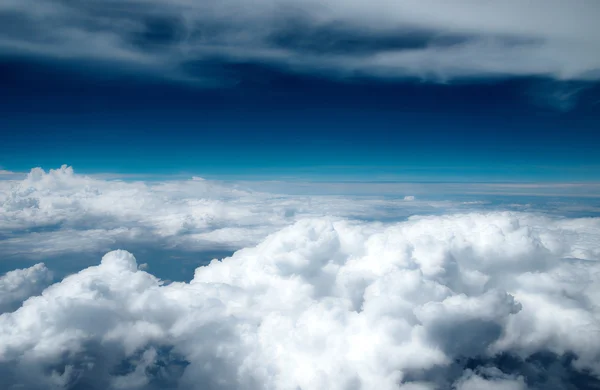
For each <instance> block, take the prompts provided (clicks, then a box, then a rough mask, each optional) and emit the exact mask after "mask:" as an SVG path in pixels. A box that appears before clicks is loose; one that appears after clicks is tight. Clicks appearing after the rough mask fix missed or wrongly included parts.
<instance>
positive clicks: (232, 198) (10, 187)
mask: <svg viewBox="0 0 600 390" xmlns="http://www.w3.org/2000/svg"><path fill="white" fill-rule="evenodd" d="M280 187H281V186H280ZM453 208H454V209H460V208H461V205H460V203H452V202H444V201H440V202H433V201H422V202H420V201H411V202H404V201H402V199H391V198H390V199H384V198H381V197H363V198H352V197H348V196H337V195H336V196H333V195H332V196H315V195H281V194H276V193H267V192H260V191H256V190H251V189H247V188H245V187H240V186H239V185H236V184H235V183H233V184H226V183H219V182H214V181H209V180H198V179H197V178H193V179H192V180H175V181H164V182H160V181H158V182H157V181H154V182H151V181H150V182H124V181H119V180H102V179H98V178H93V177H89V176H85V175H78V174H76V173H75V172H74V171H73V169H72V168H71V167H67V166H63V167H61V168H60V169H52V170H50V171H48V172H45V171H43V170H42V169H40V168H34V169H32V170H31V172H30V173H29V174H28V175H27V177H26V178H24V179H23V180H20V181H0V243H1V244H2V245H0V254H2V255H3V256H5V257H8V256H10V257H11V258H15V257H26V258H30V259H34V260H39V261H43V260H44V259H45V257H47V256H51V255H61V254H67V253H72V254H80V253H81V252H83V251H104V252H105V251H108V250H110V249H117V248H119V247H120V248H122V247H123V246H125V247H140V246H141V247H144V248H159V247H160V248H170V249H173V250H183V251H197V250H205V249H219V248H221V249H227V250H233V249H239V248H242V247H245V246H250V245H255V244H256V243H258V242H259V241H260V240H262V239H264V237H266V236H267V235H268V234H270V233H272V232H274V231H276V230H278V229H281V228H283V227H285V226H288V225H290V224H292V223H294V222H296V221H298V220H300V219H303V218H312V217H321V216H325V215H327V216H329V217H332V218H347V219H361V220H370V221H378V220H400V219H403V218H406V217H407V216H409V215H412V214H415V213H435V212H437V213H439V212H442V211H448V210H451V209H453Z"/></svg>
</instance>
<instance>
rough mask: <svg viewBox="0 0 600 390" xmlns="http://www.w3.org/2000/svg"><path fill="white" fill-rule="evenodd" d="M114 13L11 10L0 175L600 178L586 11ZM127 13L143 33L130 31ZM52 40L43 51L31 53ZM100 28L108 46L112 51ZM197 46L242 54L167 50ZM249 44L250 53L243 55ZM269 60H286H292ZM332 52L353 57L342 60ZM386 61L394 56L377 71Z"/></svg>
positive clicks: (0, 53)
mask: <svg viewBox="0 0 600 390" xmlns="http://www.w3.org/2000/svg"><path fill="white" fill-rule="evenodd" d="M123 4H124V5H123V8H122V9H120V11H118V12H117V10H116V9H113V8H111V7H110V6H109V5H104V6H103V5H100V3H97V4H96V3H95V2H92V3H90V4H89V5H87V6H86V5H80V6H76V5H72V4H71V5H69V7H80V8H79V9H76V10H77V11H78V12H79V13H81V14H86V15H87V17H86V18H84V17H83V16H81V19H77V18H75V19H72V18H69V19H67V18H66V14H65V15H63V14H62V12H66V11H65V10H63V9H61V8H57V9H52V10H51V11H52V12H50V11H48V12H50V13H49V14H43V15H41V16H40V15H38V14H35V13H32V11H31V10H29V9H27V8H26V7H17V6H14V7H15V8H14V9H11V8H10V7H11V6H10V5H8V6H6V8H7V9H5V10H4V14H3V15H5V16H6V17H8V15H10V13H9V12H13V13H14V14H18V15H20V17H22V18H25V19H27V18H29V19H35V20H37V22H39V23H40V24H39V31H37V32H32V31H28V30H26V29H24V28H22V27H21V26H19V24H18V23H8V24H5V26H4V27H0V29H2V30H3V32H4V34H3V35H5V36H7V37H9V39H8V40H5V41H2V42H1V43H0V85H2V88H0V131H1V134H2V142H1V143H0V167H1V168H2V169H5V170H9V171H27V170H29V169H30V168H31V167H33V166H41V167H43V168H45V169H48V168H57V167H59V166H60V165H62V164H68V165H72V166H74V167H75V168H76V169H77V171H78V172H84V173H98V172H112V173H122V174H128V173H150V172H151V173H156V174H160V175H171V174H180V173H190V174H196V175H201V176H206V177H215V178H220V177H235V178H249V177H256V178H303V179H306V178H308V179H311V178H312V179H334V180H399V181H597V180H599V179H600V169H599V168H600V154H599V153H597V150H598V148H599V147H600V136H599V135H598V134H597V133H598V129H600V87H599V85H598V83H597V81H596V76H597V71H598V69H600V67H599V65H598V64H600V62H597V61H596V60H597V56H593V55H591V54H590V55H588V54H585V55H583V54H581V53H580V52H572V53H571V51H570V50H571V49H568V50H567V48H566V47H564V46H557V45H563V44H564V42H574V43H577V44H579V45H584V44H589V45H592V46H590V47H589V48H590V49H591V48H592V47H593V48H595V46H594V45H595V43H594V42H592V41H589V39H587V38H588V36H587V35H586V34H587V33H589V32H593V31H595V30H593V29H594V28H595V27H594V24H593V23H591V21H588V20H587V18H586V17H584V16H585V15H584V14H589V13H590V12H591V13H593V12H595V11H598V7H596V6H594V5H593V3H582V4H585V5H586V7H588V8H585V7H583V5H582V7H583V8H581V9H575V10H572V9H566V10H562V9H561V6H558V5H557V6H556V7H555V9H553V10H551V11H552V12H550V11H548V15H541V16H540V18H541V19H542V21H543V20H545V19H544V17H546V19H548V20H551V18H552V17H553V15H554V12H557V13H559V12H563V11H564V12H563V14H564V15H563V17H564V21H563V22H564V23H563V24H564V26H561V27H560V28H557V29H549V28H548V26H546V25H545V24H544V23H541V22H540V23H538V24H536V23H537V22H535V23H534V22H532V23H533V24H532V25H531V26H530V27H528V28H530V29H531V31H529V30H528V29H525V30H523V28H522V26H521V25H520V24H513V22H512V21H510V20H509V19H511V18H509V17H506V18H504V19H502V17H500V16H499V18H500V19H501V20H500V21H495V20H496V19H497V18H493V17H492V16H493V15H495V13H498V12H500V11H502V12H504V11H506V9H504V8H502V7H500V8H498V9H495V8H494V6H490V7H491V8H490V9H486V8H485V7H483V8H481V9H476V10H475V11H474V12H479V16H480V17H481V18H484V19H485V18H490V26H488V27H482V26H480V25H479V24H476V23H475V24H473V21H471V20H458V21H456V23H454V22H452V23H450V22H449V21H445V20H443V17H442V16H443V15H442V14H440V12H442V11H443V10H437V11H436V10H430V9H425V10H424V12H425V11H426V12H425V13H424V14H423V15H422V17H417V16H415V19H414V20H412V19H411V20H406V21H404V20H399V22H404V23H405V24H406V26H407V27H405V28H403V29H401V30H395V29H394V28H392V27H389V26H388V27H386V26H385V25H382V26H381V31H379V30H373V29H372V28H371V27H372V25H369V26H370V28H369V29H366V30H365V26H364V25H363V24H362V22H359V21H356V20H355V19H354V18H352V17H350V16H348V15H345V14H344V15H337V16H335V18H338V19H340V20H342V21H344V23H342V24H335V23H320V22H319V23H317V21H315V20H314V19H313V15H312V13H311V12H309V10H308V8H307V9H305V11H306V12H307V13H306V14H303V15H304V16H302V14H297V13H294V12H291V11H289V10H288V11H282V10H278V11H277V12H275V11H273V12H274V14H273V15H276V16H277V17H276V18H275V17H273V18H274V19H269V20H270V23H271V24H269V27H268V34H267V33H266V32H264V31H263V30H262V29H259V28H258V27H257V26H258V23H259V22H260V21H261V20H262V19H261V18H266V17H267V16H264V15H262V16H260V17H259V16H257V15H254V14H253V13H251V14H248V15H246V16H247V18H246V19H244V18H242V19H243V20H238V19H237V18H235V17H233V16H231V17H230V19H227V18H225V19H223V18H224V16H222V15H221V16H220V14H219V13H215V15H213V17H212V19H206V18H208V17H200V16H197V15H196V16H195V17H197V18H199V19H198V20H196V22H197V23H198V24H199V25H200V26H204V27H197V26H196V25H194V26H196V27H190V24H189V22H187V21H186V20H184V19H181V16H182V13H181V10H180V9H178V8H177V7H176V6H175V5H171V6H169V5H168V4H167V3H163V2H157V3H156V4H157V7H159V8H160V7H163V8H164V14H161V13H159V12H158V11H156V12H151V11H148V10H145V11H142V10H139V9H136V8H135V7H134V4H133V3H131V4H130V3H128V2H125V3H123ZM177 4H178V3H177ZM261 4H262V3H261ZM557 4H558V3H557ZM260 6H264V4H263V5H260ZM260 6H259V7H260ZM306 7H308V5H307V6H306ZM416 8H419V7H416ZM441 8H444V7H443V6H441ZM458 8H460V7H458ZM503 10H504V11H503ZM265 12H266V11H265ZM521 12H522V13H524V15H525V16H523V17H526V16H527V15H529V14H528V12H529V13H531V15H534V14H535V13H536V12H537V10H536V9H535V8H532V9H528V8H527V7H525V9H522V10H521ZM267 14H268V13H266V14H265V15H267ZM429 14H431V15H429ZM0 15H2V9H0ZM161 15H162V16H161ZM428 15H429V16H432V17H433V16H436V17H439V18H441V19H440V20H438V21H431V20H429V18H428V17H427V16H428ZM509 16H511V17H512V18H514V17H515V16H514V15H509ZM332 17H333V16H332ZM373 17H376V18H381V23H384V21H385V18H384V16H383V15H379V14H378V15H375V16H373ZM256 18H258V19H256ZM335 18H334V19H335ZM492 19H493V20H494V22H493V23H492V22H491V21H492ZM11 20H13V21H14V20H16V19H14V18H13V19H11ZM57 20H59V21H62V22H64V23H67V24H69V25H70V27H72V29H71V30H68V31H70V32H71V33H73V31H77V32H78V33H81V34H85V36H86V37H88V38H89V40H90V42H96V40H98V43H97V47H96V49H97V50H96V51H93V50H92V49H91V48H88V47H86V46H85V45H80V44H78V43H77V42H78V41H76V40H75V37H76V35H75V33H73V34H74V35H73V37H71V38H72V39H71V38H69V39H66V38H65V37H64V35H60V36H57V37H54V35H53V34H56V32H55V31H54V30H53V29H52V28H51V27H52V25H53V23H54V22H56V21H57ZM107 20H109V21H112V23H110V24H106V21H107ZM124 20H128V21H130V20H134V21H136V22H137V23H139V24H140V26H142V27H140V28H138V29H137V30H136V29H133V30H131V31H130V30H128V29H130V28H131V27H127V25H125V24H123V26H121V24H120V23H119V21H121V22H122V21H124ZM223 20H225V21H228V22H230V23H231V24H232V26H234V27H236V28H238V29H239V30H240V31H244V32H245V34H246V35H244V36H250V37H251V38H252V39H251V40H250V41H248V42H246V41H245V40H244V39H246V38H239V37H238V38H235V37H237V35H236V36H235V37H234V38H231V37H230V34H231V32H230V31H229V29H230V28H233V27H223V25H221V24H220V23H221V22H223ZM436 20H437V19H436ZM282 21H288V22H286V23H282ZM448 23H450V24H448ZM461 23H462V24H461ZM455 24H456V26H455ZM206 26H213V27H211V28H213V30H207V28H208V27H206ZM265 28H266V27H265ZM65 29H66V27H65ZM207 31H211V33H210V34H209V33H208V32H207ZM259 31H260V33H259ZM44 33H47V34H48V35H49V36H50V37H49V38H48V41H49V42H52V43H48V45H46V46H44V47H43V48H40V47H41V46H39V44H40V39H41V37H42V35H43V34H44ZM103 34H104V35H103ZM106 34H110V35H111V36H114V37H116V38H115V39H116V40H117V42H118V44H115V45H113V46H111V45H108V44H107V43H106V42H108V41H106V42H105V41H104V39H105V38H106V37H105V35H106ZM194 34H204V35H203V36H204V38H203V40H202V41H201V42H197V41H196V40H195V39H197V38H194V37H195V35H194ZM211 34H212V35H211ZM265 34H266V35H265ZM532 37H535V39H536V40H533V41H530V39H533V38H532ZM248 39H249V38H248ZM7 42H8V43H7ZM110 42H113V41H112V40H111V41H110ZM206 42H208V44H213V45H216V44H217V43H218V44H219V45H221V46H220V47H222V48H224V49H228V50H229V51H232V50H234V49H235V50H234V51H235V53H234V54H231V53H230V55H225V54H222V53H221V54H219V55H217V54H214V53H212V54H206V53H204V52H202V53H200V54H186V55H180V54H177V55H175V54H173V53H174V50H178V51H177V53H181V50H182V47H184V45H185V47H186V48H188V49H189V46H190V45H192V44H196V45H197V46H198V48H200V49H203V50H205V49H206V47H205V46H206V45H205V44H206ZM482 42H484V43H485V45H483V43H482ZM532 42H533V43H532ZM590 42H591V43H590ZM203 45H205V46H203ZM245 45H247V46H248V51H249V53H250V54H248V53H246V52H241V51H240V50H241V49H240V48H241V47H244V46H245ZM92 46H93V45H92ZM211 47H212V46H211ZM586 48H587V46H586ZM267 49H268V50H271V51H272V52H274V51H277V50H280V51H281V50H284V51H285V53H288V54H286V55H287V56H288V57H286V61H284V62H285V64H283V63H281V61H279V60H277V61H274V60H273V58H272V56H271V54H270V55H266V54H264V51H265V50H267ZM558 49H564V52H560V50H558ZM90 50H92V51H90ZM536 50H543V55H542V54H539V53H538V54H536V53H537V52H536ZM546 51H549V52H548V53H551V54H548V53H547V52H546ZM599 52H600V51H599ZM270 53H271V52H270ZM277 53H279V51H278V52H277ZM586 53H587V52H586ZM272 55H275V54H273V53H272ZM278 55H279V54H278ZM407 55H411V56H416V57H415V58H417V60H414V61H413V60H410V61H409V60H408V59H406V58H405V57H406V56H407ZM549 55H550V59H551V60H552V61H550V62H548V61H547V60H548V56H549ZM569 55H571V57H570V58H568V59H567V58H565V56H567V57H568V56H569ZM340 56H342V57H343V58H344V59H345V61H344V62H343V63H341V62H340V63H339V64H338V63H337V62H336V61H338V60H340V58H341V57H340ZM386 56H387V57H386ZM389 56H392V58H393V59H394V62H391V63H389V64H388V63H387V62H385V67H383V65H381V61H383V59H385V58H388V57H389ZM418 56H421V57H422V58H421V57H418ZM577 56H580V57H577ZM480 57H481V58H480ZM173 58H176V59H173ZM277 58H279V57H277ZM302 58H303V59H304V62H302V61H300V59H302ZM382 58H383V59H382ZM410 58H413V57H410ZM309 60H310V61H309ZM388 60H389V59H388ZM388 60H386V61H388ZM299 61H300V62H299ZM373 61H375V62H373ZM389 61H391V60H389ZM415 61H416V64H414V63H413V62H415ZM507 61H509V62H510V63H509V64H507ZM544 61H545V62H544ZM148 64H151V65H148ZM336 64H337V65H336ZM348 64H354V65H352V69H351V70H348V69H347V67H348V66H349V65H348ZM432 64H436V65H435V66H433V65H432Z"/></svg>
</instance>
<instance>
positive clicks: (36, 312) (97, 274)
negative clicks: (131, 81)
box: [0, 212, 600, 390]
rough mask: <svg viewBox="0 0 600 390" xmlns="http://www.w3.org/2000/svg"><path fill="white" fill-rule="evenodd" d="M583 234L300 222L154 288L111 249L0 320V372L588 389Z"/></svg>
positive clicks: (22, 376)
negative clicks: (97, 262) (177, 280)
mask: <svg viewBox="0 0 600 390" xmlns="http://www.w3.org/2000/svg"><path fill="white" fill-rule="evenodd" d="M598 237H600V220H598V219H592V218H588V219H553V218H547V217H543V216H537V215H532V214H520V213H516V214H512V213H507V212H505V213H487V214H481V213H471V214H456V215H446V216H431V217H415V218H410V219H409V220H408V221H405V222H400V223H396V224H393V225H382V224H377V223H366V222H356V221H348V220H341V219H330V218H315V219H304V220H301V221H298V222H296V223H294V224H293V225H291V226H289V227H286V228H284V229H282V230H280V231H278V232H276V233H274V234H272V235H269V236H268V237H267V238H266V239H265V240H263V241H262V242H261V243H259V244H258V245H257V246H254V247H248V248H245V249H242V250H239V251H237V252H236V253H235V254H234V255H233V256H231V257H230V258H225V259H223V260H221V261H217V260H214V261H213V262H211V263H210V264H209V265H208V266H205V267H200V268H198V269H197V270H196V273H195V276H194V279H193V280H192V281H191V282H190V283H170V284H163V283H162V282H161V281H160V280H159V279H157V278H156V277H154V276H152V275H151V274H149V273H147V272H144V271H141V270H139V269H138V266H137V263H136V259H135V258H134V257H133V255H132V254H130V253H128V252H125V251H114V252H110V253H108V254H106V255H105V256H104V257H103V258H102V262H101V264H100V265H99V266H94V267H90V268H87V269H85V270H83V271H81V272H79V273H77V274H74V275H71V276H69V277H67V278H65V279H64V280H63V281H62V282H60V283H57V284H55V285H52V286H51V287H49V288H47V289H46V290H45V291H44V292H43V293H42V295H40V296H36V297H32V298H30V299H28V300H27V301H26V302H25V303H24V304H23V306H22V307H21V308H19V309H18V310H16V311H14V312H11V313H5V314H3V315H2V316H0V378H2V379H0V380H2V381H3V384H4V387H6V388H11V386H14V387H13V388H25V389H48V388H69V389H153V388H156V389H158V388H181V389H375V388H376V389H396V388H404V389H437V388H442V389H449V388H455V389H458V390H471V389H482V388H489V389H511V390H512V389H525V388H532V389H564V388H593V387H592V386H595V385H597V384H598V383H599V382H598V378H599V377H600V280H599V279H600V263H598V261H599V260H600V252H599V250H598V248H599V247H598ZM53 386H54V387H53ZM585 386H588V387H585Z"/></svg>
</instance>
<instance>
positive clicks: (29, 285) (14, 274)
mask: <svg viewBox="0 0 600 390" xmlns="http://www.w3.org/2000/svg"><path fill="white" fill-rule="evenodd" d="M51 281H52V273H51V272H50V271H49V270H48V268H46V266H45V265H44V264H43V263H39V264H36V265H34V266H33V267H30V268H25V269H17V270H14V271H10V272H7V273H6V274H5V275H3V276H0V313H4V312H7V311H12V310H14V309H16V308H18V307H19V306H21V303H23V301H25V300H26V299H27V298H29V297H30V296H32V295H37V294H39V293H41V292H42V290H44V289H45V288H46V287H47V286H48V285H49V284H50V282H51Z"/></svg>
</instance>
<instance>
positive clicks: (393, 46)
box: [0, 0, 600, 84]
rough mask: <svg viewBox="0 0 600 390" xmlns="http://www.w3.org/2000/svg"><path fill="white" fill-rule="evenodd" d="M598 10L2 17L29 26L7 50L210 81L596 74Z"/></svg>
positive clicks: (37, 5)
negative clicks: (252, 72) (245, 70)
mask: <svg viewBox="0 0 600 390" xmlns="http://www.w3.org/2000/svg"><path fill="white" fill-rule="evenodd" d="M599 12H600V9H599V6H598V4H597V2H595V1H593V0H577V1H575V2H572V3H571V2H569V3H566V2H564V1H559V0H552V1H543V0H536V1H528V2H527V3H526V4H523V2H520V1H516V0H511V1H486V2H481V1H474V0H462V1H458V2H453V3H452V4H449V3H447V2H444V1H441V0H436V1H428V2H426V3H424V2H417V1H403V2H398V1H390V0H377V1H374V2H368V3H367V2H364V1H347V0H345V1H340V0H326V1H313V0H284V1H278V2H273V1H270V0H261V1H255V2H253V3H252V7H249V6H248V5H247V4H246V3H244V2H241V1H239V0H227V1H201V2H199V1H195V2H194V1H187V0H180V1H166V0H144V1H142V2H140V1H135V0H127V1H121V2H119V4H118V7H117V6H116V4H115V3H114V2H113V1H102V2H101V1H97V0H94V1H89V2H84V3H80V2H64V1H54V2H49V1H45V0H26V1H25V0H21V1H15V0H9V1H3V3H2V5H0V17H4V18H12V19H13V20H14V19H15V18H16V20H20V21H21V23H3V24H2V25H1V26H2V27H0V29H1V30H0V31H1V32H2V36H3V38H2V39H0V50H2V52H3V53H4V54H5V55H7V54H8V55H10V54H15V53H16V54H19V55H23V54H25V55H34V56H51V57H57V58H63V59H92V60H96V61H110V62H117V63H121V64H123V65H125V67H133V68H134V69H135V70H136V71H137V72H142V71H147V72H151V73H155V74H162V75H167V77H171V78H173V79H179V80H184V81H198V82H203V83H209V84H214V83H215V82H217V83H218V81H215V72H214V69H211V68H210V65H209V63H210V61H211V60H212V61H214V60H215V59H219V60H222V61H224V62H241V63H262V64H269V65H275V66H279V67H282V68H285V69H287V70H290V71H296V72H319V73H326V74H330V75H332V76H334V77H339V76H341V77H345V76H349V75H350V76H351V75H353V74H355V73H356V72H358V73H359V74H366V75H370V76H376V77H418V78H424V79H429V80H434V81H442V82H444V81H447V80H451V79H455V78H470V77H489V76H493V77H496V76H542V77H549V78H554V79H557V80H597V79H598V77H600V56H599V55H598V54H597V53H599V52H600V46H599V44H598V40H597V39H596V37H597V36H598V35H599V34H600V30H599V27H598V24H597V15H598V13H599ZM34 26H35V28H33V27H34ZM352 42H356V44H355V45H353V44H352ZM386 42H387V43H388V44H387V45H385V44H383V43H386ZM190 63H193V64H195V65H194V66H193V68H194V69H195V70H194V71H193V72H189V71H186V70H185V69H186V66H185V65H186V64H188V65H189V64H190ZM188 68H189V67H188Z"/></svg>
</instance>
